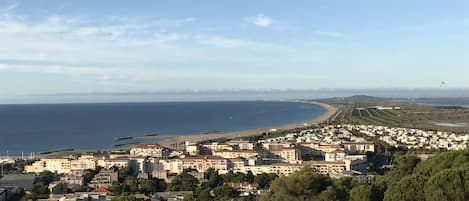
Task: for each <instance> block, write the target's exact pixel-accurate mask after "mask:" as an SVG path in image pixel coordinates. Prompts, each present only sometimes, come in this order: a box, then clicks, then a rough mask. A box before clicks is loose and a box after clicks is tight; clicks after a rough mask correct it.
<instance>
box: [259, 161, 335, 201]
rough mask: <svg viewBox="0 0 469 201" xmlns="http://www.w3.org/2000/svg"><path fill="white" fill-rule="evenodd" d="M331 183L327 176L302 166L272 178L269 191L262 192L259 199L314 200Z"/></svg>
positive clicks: (271, 200)
mask: <svg viewBox="0 0 469 201" xmlns="http://www.w3.org/2000/svg"><path fill="white" fill-rule="evenodd" d="M331 184H332V180H331V179H330V178H329V177H328V176H325V175H320V174H317V173H315V172H314V170H313V169H311V168H310V167H303V168H302V169H301V170H299V171H296V172H294V173H292V174H291V175H289V176H288V177H286V176H282V177H280V178H278V179H276V180H274V181H273V182H272V184H271V185H270V192H268V193H267V194H264V195H263V196H262V197H261V199H260V200H265V201H267V200H269V201H284V200H291V201H303V200H314V199H315V198H317V197H318V195H319V194H320V193H321V192H322V191H324V190H326V189H327V187H328V186H330V185H331Z"/></svg>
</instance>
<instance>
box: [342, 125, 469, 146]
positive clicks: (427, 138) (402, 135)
mask: <svg viewBox="0 0 469 201" xmlns="http://www.w3.org/2000/svg"><path fill="white" fill-rule="evenodd" d="M341 127H343V128H345V129H347V130H353V131H356V132H359V133H361V134H364V135H366V136H369V137H374V138H377V139H379V140H381V141H383V142H385V143H387V144H389V145H390V146H395V147H399V146H401V147H402V146H403V147H406V148H407V149H417V150H419V149H427V150H460V149H465V148H467V147H469V134H455V133H450V132H443V131H425V130H419V129H411V128H398V127H386V126H373V125H342V126H341Z"/></svg>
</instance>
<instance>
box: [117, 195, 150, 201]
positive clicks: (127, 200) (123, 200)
mask: <svg viewBox="0 0 469 201" xmlns="http://www.w3.org/2000/svg"><path fill="white" fill-rule="evenodd" d="M111 201H145V199H143V198H137V197H135V196H129V195H125V196H124V195H121V196H114V197H112V198H111Z"/></svg>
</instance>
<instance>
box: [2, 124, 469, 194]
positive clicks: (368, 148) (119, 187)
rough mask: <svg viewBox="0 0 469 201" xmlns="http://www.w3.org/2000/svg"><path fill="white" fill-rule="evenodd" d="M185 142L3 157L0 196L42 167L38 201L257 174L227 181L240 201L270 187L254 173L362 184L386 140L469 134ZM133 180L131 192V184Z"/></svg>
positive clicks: (417, 145)
mask: <svg viewBox="0 0 469 201" xmlns="http://www.w3.org/2000/svg"><path fill="white" fill-rule="evenodd" d="M183 144H184V146H183V148H180V149H175V148H168V147H165V146H162V145H160V144H157V143H148V144H136V145H133V146H131V147H129V148H128V149H119V150H112V151H96V152H83V153H75V154H70V155H64V156H60V157H58V156H45V157H35V158H29V159H24V158H2V159H1V160H0V163H1V164H2V176H3V177H2V178H1V179H0V187H1V188H0V201H5V200H8V199H7V196H6V195H7V194H8V192H10V193H11V192H17V191H18V189H19V188H22V189H23V190H26V191H34V188H39V187H37V185H38V184H37V183H38V180H40V178H43V177H44V174H45V172H46V173H47V174H53V175H55V177H54V179H52V180H51V181H48V182H46V183H42V184H41V185H45V186H43V188H47V189H48V191H47V192H50V193H48V195H47V196H44V197H41V198H38V199H37V200H40V201H65V200H66V201H78V200H86V201H98V200H99V201H102V200H106V199H109V198H110V197H112V196H113V195H117V194H122V193H123V192H124V191H129V192H133V193H137V192H140V193H141V194H140V196H142V197H144V198H145V199H150V200H184V199H185V198H187V197H191V196H193V193H194V191H193V189H184V188H182V187H178V186H177V185H176V184H177V183H176V182H177V181H179V179H180V178H179V177H181V175H190V177H191V178H192V177H193V178H195V179H196V180H194V181H195V182H196V183H195V186H201V185H202V184H203V183H204V182H207V181H209V180H210V178H209V176H208V172H216V174H217V175H221V176H223V177H228V178H232V177H233V175H238V176H239V175H242V176H243V175H244V177H245V178H247V177H252V178H254V179H238V180H237V179H226V181H225V182H224V183H223V185H224V186H228V187H229V188H231V189H234V190H235V191H236V192H237V193H238V196H239V197H244V198H245V200H256V196H258V195H259V194H261V193H263V192H266V191H268V185H266V184H265V181H263V180H262V179H258V178H262V177H269V176H272V177H274V178H275V177H279V176H288V175H290V174H292V173H293V172H295V171H298V170H300V169H301V168H304V167H309V168H311V169H312V170H314V171H315V172H317V173H319V174H323V175H328V176H329V177H331V178H343V177H346V178H351V179H352V180H353V181H355V182H359V183H360V182H365V183H366V182H370V181H372V180H374V178H375V175H376V173H375V171H376V169H379V168H386V166H387V165H391V164H390V163H389V162H384V163H383V164H382V166H380V167H376V164H375V166H374V167H371V165H370V162H372V161H370V160H372V159H370V158H368V157H369V156H370V155H373V154H375V155H376V154H377V152H378V151H379V150H378V149H379V147H380V146H382V145H383V144H384V145H386V147H388V148H402V149H406V150H419V151H424V152H425V151H427V152H429V151H430V152H431V151H436V150H438V151H439V150H461V149H465V148H467V147H468V146H469V134H455V133H449V132H440V131H424V130H418V129H410V128H393V127H385V126H373V125H350V124H343V125H327V124H322V125H321V126H312V127H310V128H303V129H297V130H292V131H291V132H288V133H286V134H285V135H276V134H275V133H265V134H264V135H262V136H257V137H255V138H240V139H225V138H213V139H204V140H200V141H184V142H183ZM24 161H27V162H26V163H25V165H24V168H23V169H22V172H17V173H16V174H4V172H3V171H4V167H3V166H5V165H7V164H18V163H24ZM372 163H376V161H373V162H372ZM122 174H125V175H127V177H122V176H123V175H122ZM246 175H247V176H246ZM129 176H130V177H129ZM122 178H123V179H122ZM129 178H130V179H129ZM147 181H152V184H153V186H150V187H149V189H144V190H142V188H145V187H142V186H143V183H145V182H147ZM262 182H264V183H262ZM122 183H129V184H122ZM155 183H156V184H155ZM163 184H164V185H163ZM125 185H128V186H129V189H125V188H124V187H123V186H125ZM133 185H134V186H135V188H137V189H136V190H130V189H132V188H133V187H132V186H133ZM158 185H160V186H158ZM172 185H176V187H174V186H173V187H170V186H172ZM164 186H166V188H165V187H164ZM58 189H59V190H58ZM60 189H62V190H60ZM63 189H65V190H63ZM138 189H140V191H139V190H138ZM36 190H37V189H36ZM212 193H213V192H212Z"/></svg>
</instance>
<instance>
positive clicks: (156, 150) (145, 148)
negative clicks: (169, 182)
mask: <svg viewBox="0 0 469 201" xmlns="http://www.w3.org/2000/svg"><path fill="white" fill-rule="evenodd" d="M130 156H149V157H158V158H161V157H167V156H169V150H168V149H167V148H165V147H163V146H161V145H159V144H137V145H134V146H132V148H130Z"/></svg>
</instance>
